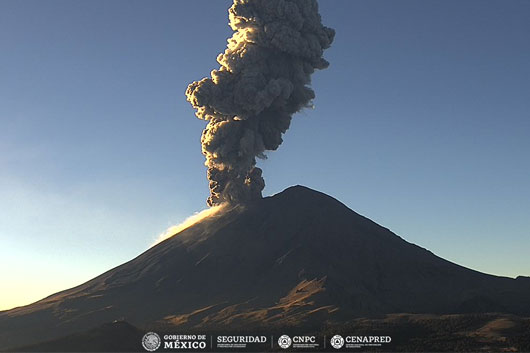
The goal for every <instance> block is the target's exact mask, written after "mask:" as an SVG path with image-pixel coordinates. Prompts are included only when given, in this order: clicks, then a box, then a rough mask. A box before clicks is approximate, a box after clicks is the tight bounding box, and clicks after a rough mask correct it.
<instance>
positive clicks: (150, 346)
mask: <svg viewBox="0 0 530 353" xmlns="http://www.w3.org/2000/svg"><path fill="white" fill-rule="evenodd" d="M161 342H162V341H161V340H160V336H159V335H157V334H156V333H154V332H147V333H146V334H145V335H144V337H142V346H143V347H144V348H145V350H146V351H149V352H153V351H156V350H157V349H158V347H160V343H161Z"/></svg>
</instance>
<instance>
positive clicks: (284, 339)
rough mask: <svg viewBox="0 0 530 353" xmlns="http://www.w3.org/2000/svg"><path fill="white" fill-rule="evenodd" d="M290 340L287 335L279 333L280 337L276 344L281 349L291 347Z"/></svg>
mask: <svg viewBox="0 0 530 353" xmlns="http://www.w3.org/2000/svg"><path fill="white" fill-rule="evenodd" d="M292 342H293V341H291V337H289V336H287V335H281V336H280V338H278V345H279V346H280V347H281V348H283V349H286V348H289V347H291V343H292Z"/></svg>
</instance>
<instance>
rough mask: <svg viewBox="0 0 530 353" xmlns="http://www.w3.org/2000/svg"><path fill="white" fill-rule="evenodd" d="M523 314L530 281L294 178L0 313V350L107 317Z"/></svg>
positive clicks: (236, 319) (186, 322)
mask: <svg viewBox="0 0 530 353" xmlns="http://www.w3.org/2000/svg"><path fill="white" fill-rule="evenodd" d="M485 312H500V313H509V314H516V315H529V314H530V279H528V278H526V277H519V278H517V279H511V278H505V277H496V276H492V275H487V274H483V273H480V272H476V271H473V270H470V269H467V268H464V267H462V266H459V265H456V264H454V263H451V262H449V261H446V260H444V259H442V258H439V257H437V256H436V255H434V254H433V253H431V252H430V251H428V250H425V249H423V248H421V247H419V246H416V245H414V244H411V243H408V242H406V241H405V240H403V239H402V238H400V237H399V236H397V235H395V234H394V233H392V232H391V231H389V230H388V229H386V228H383V227H381V226H379V225H377V224H376V223H374V222H372V221H370V220H369V219H367V218H365V217H363V216H360V215H359V214H357V213H355V212H354V211H352V210H350V209H349V208H347V207H346V206H345V205H343V204H342V203H340V202H339V201H337V200H335V199H333V198H332V197H330V196H327V195H325V194H323V193H320V192H317V191H314V190H311V189H308V188H306V187H302V186H295V187H291V188H288V189H286V190H285V191H283V192H281V193H279V194H277V195H274V196H272V197H267V198H264V199H262V200H259V201H256V202H254V203H251V204H247V205H245V206H234V207H231V208H226V209H225V210H223V211H222V212H219V213H217V214H215V215H214V216H212V217H210V218H206V219H204V220H203V221H201V222H199V223H197V224H195V225H193V226H191V227H189V228H187V229H185V230H184V231H182V232H180V233H179V234H177V235H176V236H174V237H172V238H170V239H167V240H165V241H164V242H162V243H160V244H158V245H156V246H154V247H153V248H151V249H149V250H147V251H146V252H144V253H143V254H141V255H140V256H138V257H137V258H135V259H133V260H131V261H129V262H127V263H125V264H123V265H121V266H118V267H116V268H114V269H112V270H110V271H108V272H106V273H104V274H102V275H100V276H98V277H96V278H94V279H92V280H90V281H88V282H86V283H84V284H82V285H80V286H78V287H75V288H72V289H69V290H66V291H63V292H59V293H57V294H54V295H52V296H50V297H48V298H45V299H43V300H41V301H39V302H36V303H34V304H31V305H28V306H24V307H20V308H15V309H12V310H9V311H3V312H0V350H1V349H6V348H8V347H16V346H21V345H27V344H31V343H35V342H40V341H45V340H52V339H55V338H58V337H61V336H65V335H67V334H72V333H75V332H81V331H85V330H88V329H90V328H92V327H97V326H99V325H102V324H104V323H106V322H112V321H114V320H125V321H127V322H129V323H131V324H132V325H134V326H136V327H138V328H141V329H144V328H150V327H161V326H166V327H178V328H179V329H181V330H182V329H186V330H193V329H200V330H203V331H206V332H208V331H212V332H213V331H216V330H217V331H218V330H221V329H225V330H226V329H234V330H237V329H258V328H260V329H269V330H273V329H276V328H279V327H288V326H296V327H307V328H312V329H318V328H321V327H324V325H328V324H331V325H336V324H340V323H341V322H348V321H350V320H352V319H354V318H359V317H373V316H376V315H382V314H390V313H432V314H449V313H485Z"/></svg>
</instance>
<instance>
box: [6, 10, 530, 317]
mask: <svg viewBox="0 0 530 353" xmlns="http://www.w3.org/2000/svg"><path fill="white" fill-rule="evenodd" d="M230 4H231V1H229V0H226V1H212V0H207V1H204V0H203V1H199V0H193V1H186V2H185V1H161V0H159V1H120V0H114V1H106V0H96V1H94V0H92V1H72V0H64V1H53V0H47V1H41V0H35V1H25V0H0V244H1V246H0V266H1V273H0V276H1V278H0V309H6V308H10V307H13V306H15V305H21V304H27V303H29V302H32V301H35V300H37V299H40V298H42V297H44V296H46V295H49V294H52V293H53V292H55V291H58V290H61V289H66V288H68V287H71V286H73V285H77V284H80V283H82V282H84V281H86V280H88V279H90V278H92V277H94V276H96V275H98V274H100V273H102V272H104V271H106V270H108V269H110V268H112V267H114V266H116V265H119V264H120V263H123V262H125V261H127V260H130V259H131V258H133V257H135V256H136V255H138V254H140V253H141V252H143V251H144V250H146V249H147V248H148V247H149V245H150V244H152V242H153V241H154V240H155V239H156V238H157V236H158V235H159V234H160V233H162V232H163V231H164V230H165V229H166V228H167V227H168V226H170V225H173V224H176V223H179V222H180V221H182V220H183V219H184V218H186V217H187V216H190V215H192V214H193V213H194V212H196V211H199V210H201V209H203V208H205V199H206V197H207V196H208V187H207V180H206V177H205V173H206V169H205V167H204V165H203V163H204V157H203V156H202V154H201V152H200V143H199V139H200V134H201V131H202V129H203V128H204V126H205V122H203V121H200V120H198V119H196V118H195V117H194V112H193V110H192V108H191V106H190V105H189V104H188V102H186V100H185V96H184V91H185V89H186V86H187V85H188V84H189V83H190V82H192V81H194V80H198V79H201V78H202V77H204V76H207V75H209V72H210V71H211V70H212V69H213V68H216V67H217V66H218V65H217V63H216V61H215V58H216V56H217V54H218V53H219V52H221V51H223V50H224V47H225V45H226V38H228V37H229V36H230V35H231V31H230V29H229V27H228V26H227V23H228V19H227V9H228V7H229V6H230ZM320 8H321V14H322V16H323V22H324V24H325V25H327V26H330V27H333V28H335V29H336V31H337V36H336V39H335V42H334V45H333V47H332V48H330V49H329V50H328V51H327V52H326V55H325V56H326V58H327V59H328V60H329V61H330V62H331V66H330V67H329V69H327V70H325V71H322V72H318V73H316V74H315V75H314V79H313V87H314V89H315V91H316V94H317V98H316V100H315V102H314V103H315V109H313V110H306V111H304V112H302V113H300V114H297V115H296V116H295V117H294V119H293V123H292V127H291V129H290V130H289V131H288V132H287V134H286V135H285V138H284V143H283V145H282V146H281V147H280V148H279V150H278V151H276V152H273V153H269V159H268V160H266V161H260V162H259V166H260V167H262V168H263V170H264V177H265V182H266V184H267V186H266V188H265V192H264V193H265V195H272V194H274V193H277V192H279V191H281V190H283V189H284V188H286V187H288V186H290V185H294V184H303V185H306V186H309V187H312V188H315V189H317V190H320V191H323V192H326V193H328V194H329V195H332V196H334V197H336V198H337V199H339V200H341V201H342V202H344V203H345V204H346V205H348V206H349V207H350V208H352V209H353V210H355V211H357V212H359V213H361V214H363V215H365V216H367V217H369V218H371V219H372V220H374V221H376V222H378V223H380V224H381V225H383V226H385V227H387V228H389V229H391V230H392V231H394V232H395V233H397V234H398V235H400V236H402V237H403V238H405V239H406V240H408V241H410V242H413V243H416V244H418V245H420V246H422V247H425V248H427V249H429V250H431V251H433V252H434V253H435V254H437V255H439V256H441V257H444V258H446V259H448V260H451V261H454V262H456V263H458V264H461V265H464V266H466V267H470V268H473V269H476V270H479V271H483V272H488V273H493V274H498V275H506V276H517V275H518V274H523V275H530V256H528V254H529V252H530V216H529V214H530V158H529V151H530V138H529V136H530V117H529V115H530V99H529V98H530V41H529V36H530V21H528V19H529V18H530V2H529V1H526V0H523V1H517V0H510V1H504V0H499V1H487V0H477V1H470V0H466V1H461V0H458V1H457V0H455V1H447V0H446V1H425V0H417V1H404V0H400V1H393V0H388V1H374V0H363V1H361V0H356V1H352V0H342V1H340V0H333V1H331V0H321V1H320Z"/></svg>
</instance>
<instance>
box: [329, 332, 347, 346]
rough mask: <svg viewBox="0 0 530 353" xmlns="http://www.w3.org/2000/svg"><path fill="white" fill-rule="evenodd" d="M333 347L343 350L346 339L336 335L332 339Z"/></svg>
mask: <svg viewBox="0 0 530 353" xmlns="http://www.w3.org/2000/svg"><path fill="white" fill-rule="evenodd" d="M329 343H331V346H332V347H333V348H335V349H341V348H342V346H344V338H342V336H341V335H335V336H333V337H331V340H330V342H329Z"/></svg>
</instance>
